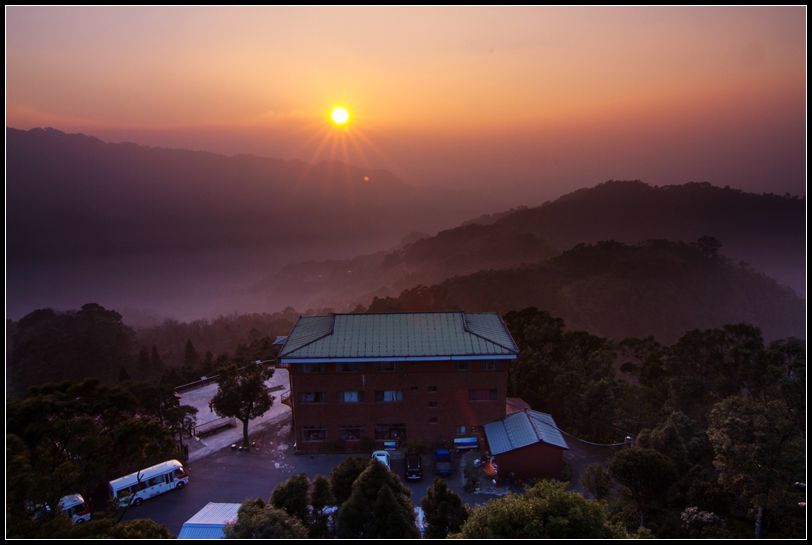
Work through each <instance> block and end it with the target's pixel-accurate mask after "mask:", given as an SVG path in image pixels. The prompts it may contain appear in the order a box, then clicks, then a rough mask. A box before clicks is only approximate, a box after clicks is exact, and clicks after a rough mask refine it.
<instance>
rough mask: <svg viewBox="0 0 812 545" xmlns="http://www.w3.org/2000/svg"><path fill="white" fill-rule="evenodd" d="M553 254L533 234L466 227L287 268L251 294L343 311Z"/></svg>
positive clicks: (473, 225)
mask: <svg viewBox="0 0 812 545" xmlns="http://www.w3.org/2000/svg"><path fill="white" fill-rule="evenodd" d="M556 254H557V252H556V251H555V250H554V249H553V248H551V247H550V245H548V244H547V243H546V242H545V241H544V240H543V239H541V238H539V237H537V236H535V235H532V234H529V233H515V232H513V231H510V230H507V229H499V228H492V227H488V226H485V225H480V224H477V223H470V224H467V225H464V226H462V227H458V228H456V229H450V230H447V231H441V232H440V233H438V234H437V235H435V236H432V237H423V238H417V239H416V240H414V242H407V243H406V244H404V245H401V246H400V247H398V248H396V249H393V250H390V251H382V252H377V253H374V254H368V255H362V256H359V257H356V258H353V259H347V260H332V261H309V262H304V263H295V264H292V265H288V266H285V267H283V268H282V269H281V270H280V271H278V272H276V273H274V274H272V275H270V276H269V277H268V278H267V279H266V280H265V281H263V282H262V283H260V284H259V285H257V286H255V287H254V288H253V290H252V291H254V292H256V293H257V294H259V296H261V297H267V298H268V300H269V301H273V300H274V299H275V298H276V297H277V296H278V294H281V293H291V292H293V293H298V294H301V296H302V298H303V300H304V301H305V302H304V303H302V305H303V307H304V308H307V307H311V308H323V307H331V308H337V309H346V308H351V306H350V307H348V305H350V303H354V302H357V301H369V300H371V299H372V297H374V296H385V295H391V294H396V293H399V292H400V291H401V290H403V289H405V288H408V287H411V286H415V285H417V284H431V283H436V282H440V281H442V280H444V279H446V278H449V277H452V276H454V275H458V274H468V273H472V272H475V271H479V270H483V269H503V268H509V267H514V266H516V265H520V264H523V263H536V262H538V261H540V260H542V259H546V258H548V257H551V256H553V255H556Z"/></svg>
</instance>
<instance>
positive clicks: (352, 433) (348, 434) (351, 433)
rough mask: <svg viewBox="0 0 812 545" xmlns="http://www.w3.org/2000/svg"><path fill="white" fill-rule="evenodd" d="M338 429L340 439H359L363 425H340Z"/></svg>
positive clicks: (362, 431)
mask: <svg viewBox="0 0 812 545" xmlns="http://www.w3.org/2000/svg"><path fill="white" fill-rule="evenodd" d="M338 431H339V436H340V437H341V440H342V441H360V440H361V435H363V433H364V427H363V426H342V427H340V428H339V430H338Z"/></svg>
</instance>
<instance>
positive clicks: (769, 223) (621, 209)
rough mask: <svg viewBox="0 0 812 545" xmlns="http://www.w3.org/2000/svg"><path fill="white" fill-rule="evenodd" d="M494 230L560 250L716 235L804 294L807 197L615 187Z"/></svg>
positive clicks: (570, 198) (628, 184)
mask: <svg viewBox="0 0 812 545" xmlns="http://www.w3.org/2000/svg"><path fill="white" fill-rule="evenodd" d="M494 227H497V228H501V229H508V230H512V231H515V232H518V233H533V234H535V235H537V236H540V237H543V238H544V239H545V240H547V241H548V242H549V243H550V244H551V245H553V246H554V247H556V248H558V249H559V250H566V249H568V248H571V247H572V246H573V245H575V244H578V243H589V242H597V241H600V240H617V241H620V242H628V243H636V242H641V241H644V240H651V239H668V240H682V241H693V240H697V239H698V238H700V237H702V236H706V235H709V236H713V237H715V238H716V239H718V240H719V241H721V242H722V244H723V248H722V253H724V254H725V255H727V256H729V257H731V258H733V259H735V260H741V261H745V262H747V263H749V264H750V265H752V266H753V267H754V268H755V269H757V270H759V271H762V272H764V273H766V274H768V275H770V276H772V277H773V278H775V279H777V280H778V281H779V282H781V283H784V284H787V285H789V286H790V287H792V288H793V289H795V290H796V291H797V292H799V293H804V282H805V279H806V272H805V252H806V225H805V203H804V199H802V198H799V197H793V196H778V195H773V194H760V195H759V194H754V193H746V192H744V191H740V190H738V189H733V188H729V187H724V188H722V187H716V186H713V185H711V184H708V183H687V184H683V185H671V186H664V187H653V186H650V185H647V184H645V183H643V182H640V181H609V182H606V183H602V184H600V185H597V186H595V187H592V188H588V189H581V190H578V191H575V192H573V193H569V194H567V195H564V196H563V197H561V198H559V199H557V200H555V201H552V202H548V203H545V204H544V205H542V206H539V207H535V208H528V209H524V210H516V211H514V212H513V213H511V214H508V215H505V216H503V217H501V218H499V219H498V220H497V221H496V222H495V223H494Z"/></svg>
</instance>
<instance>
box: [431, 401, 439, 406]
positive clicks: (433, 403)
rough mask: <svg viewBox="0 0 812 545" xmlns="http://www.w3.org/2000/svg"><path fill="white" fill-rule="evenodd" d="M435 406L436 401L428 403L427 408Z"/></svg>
mask: <svg viewBox="0 0 812 545" xmlns="http://www.w3.org/2000/svg"><path fill="white" fill-rule="evenodd" d="M436 406H437V402H436V401H429V407H436Z"/></svg>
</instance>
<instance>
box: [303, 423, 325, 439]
mask: <svg viewBox="0 0 812 545" xmlns="http://www.w3.org/2000/svg"><path fill="white" fill-rule="evenodd" d="M326 439H327V430H326V429H325V428H322V427H317V426H305V427H304V428H302V441H307V442H317V441H324V440H326Z"/></svg>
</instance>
